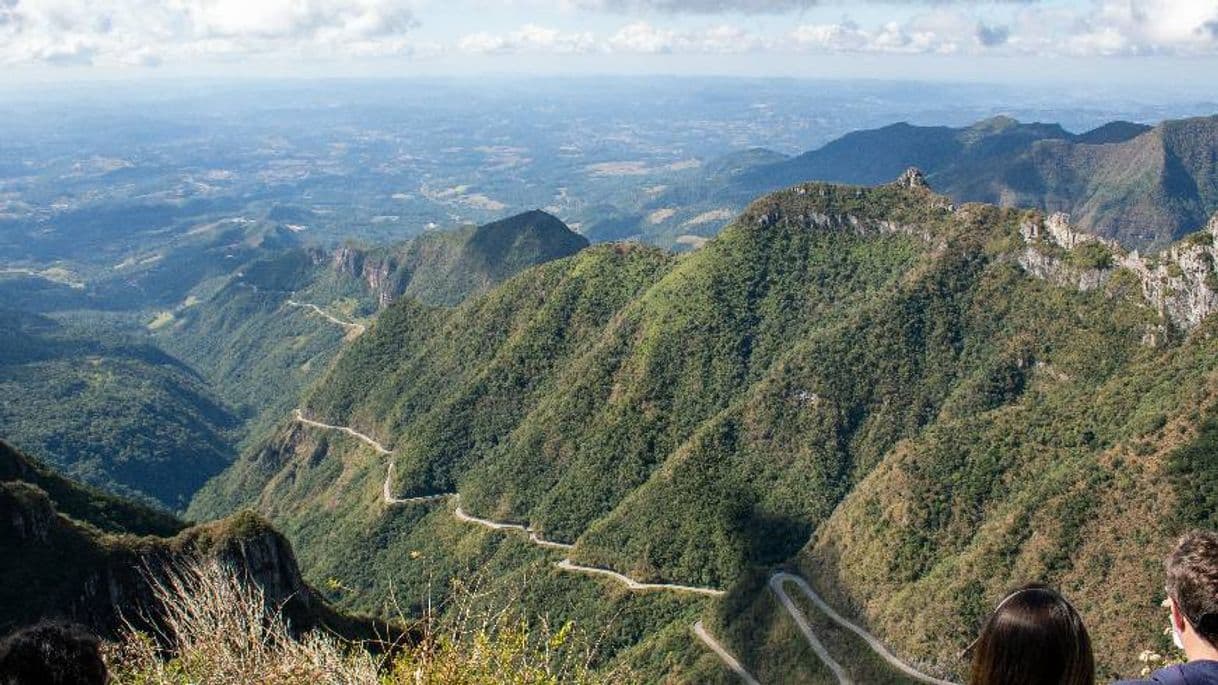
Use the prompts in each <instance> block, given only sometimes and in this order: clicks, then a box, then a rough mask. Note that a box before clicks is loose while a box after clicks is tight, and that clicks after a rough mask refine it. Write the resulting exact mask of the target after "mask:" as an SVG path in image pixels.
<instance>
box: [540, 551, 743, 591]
mask: <svg viewBox="0 0 1218 685" xmlns="http://www.w3.org/2000/svg"><path fill="white" fill-rule="evenodd" d="M555 566H557V567H558V568H560V569H562V570H564V571H571V572H572V573H588V574H594V575H598V576H606V577H608V578H612V579H614V580H616V581H617V582H619V583H621V584H623V585H625V586H626V587H628V588H630V589H631V590H636V591H639V592H646V591H649V590H671V591H674V592H692V593H696V594H699V595H708V596H710V597H721V596H723V594H724V593H723V590H716V589H714V588H709V587H695V586H693V585H677V584H675V583H640V582H638V581H637V580H634V579H633V578H628V577H626V576H624V575H622V574H620V573H618V572H617V571H610V570H609V569H607V568H597V567H595V566H580V565H579V564H576V563H574V562H572V561H571V560H570V559H563V560H562V561H560V562H558V563H557V564H555Z"/></svg>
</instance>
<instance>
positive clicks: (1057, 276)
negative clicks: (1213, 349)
mask: <svg viewBox="0 0 1218 685" xmlns="http://www.w3.org/2000/svg"><path fill="white" fill-rule="evenodd" d="M1019 232H1020V235H1021V236H1023V239H1024V242H1025V244H1026V247H1025V248H1024V250H1023V252H1022V253H1020V255H1019V257H1018V261H1019V265H1020V266H1021V267H1023V269H1024V271H1026V272H1027V273H1028V274H1030V275H1032V276H1034V277H1036V278H1041V279H1044V280H1047V281H1050V282H1053V283H1057V284H1059V285H1063V286H1069V287H1074V288H1077V289H1079V290H1083V291H1086V290H1094V289H1096V288H1099V287H1101V286H1103V285H1104V284H1105V283H1107V281H1108V279H1109V278H1110V277H1111V276H1112V274H1113V273H1115V271H1116V270H1117V269H1127V270H1129V271H1130V272H1131V273H1133V274H1134V275H1135V276H1137V278H1138V281H1139V282H1140V283H1141V285H1142V294H1143V296H1144V297H1145V298H1146V301H1147V302H1148V303H1149V304H1150V305H1151V306H1153V307H1154V308H1155V309H1156V310H1157V311H1158V312H1159V314H1160V316H1162V317H1163V318H1164V319H1165V320H1166V321H1168V322H1170V323H1171V325H1173V326H1175V327H1176V328H1178V329H1181V330H1184V331H1188V330H1192V329H1193V328H1195V327H1197V326H1198V325H1199V324H1200V323H1201V322H1202V321H1203V320H1204V319H1205V318H1206V317H1207V316H1209V315H1210V314H1211V313H1213V312H1214V311H1215V310H1218V247H1216V246H1215V243H1216V242H1218V215H1215V216H1214V217H1213V218H1211V219H1210V221H1209V224H1208V225H1207V226H1206V228H1205V230H1204V231H1200V232H1198V233H1195V234H1193V235H1191V236H1189V237H1187V238H1185V239H1184V240H1182V241H1180V242H1178V243H1176V244H1175V245H1172V246H1171V247H1169V248H1167V249H1166V250H1164V251H1163V252H1161V253H1159V254H1157V255H1154V256H1153V257H1142V256H1141V255H1139V254H1138V253H1137V251H1134V252H1126V251H1125V250H1124V249H1123V248H1122V247H1121V246H1120V245H1119V244H1117V243H1116V242H1114V241H1111V240H1105V239H1103V238H1099V237H1097V236H1094V235H1090V234H1087V233H1082V232H1079V231H1075V230H1073V228H1072V227H1071V225H1070V218H1069V216H1067V215H1065V214H1061V213H1058V214H1054V215H1052V216H1050V217H1048V218H1047V219H1029V220H1028V221H1026V222H1024V224H1023V225H1021V226H1020V230H1019ZM1087 243H1098V244H1101V245H1103V246H1104V247H1105V248H1106V249H1107V250H1109V251H1110V252H1111V253H1112V260H1111V262H1112V263H1111V265H1110V266H1107V267H1093V268H1084V267H1080V266H1077V265H1075V264H1072V263H1070V262H1069V261H1067V260H1066V259H1063V258H1061V257H1060V256H1057V255H1055V254H1053V253H1052V249H1054V248H1060V249H1062V250H1066V251H1073V250H1076V249H1078V248H1079V247H1081V246H1083V245H1085V244H1087Z"/></svg>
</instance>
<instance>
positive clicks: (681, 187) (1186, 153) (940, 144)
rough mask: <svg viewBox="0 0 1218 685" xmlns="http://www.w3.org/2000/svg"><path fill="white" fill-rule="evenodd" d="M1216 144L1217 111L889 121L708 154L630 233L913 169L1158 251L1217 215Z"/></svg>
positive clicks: (677, 226) (965, 193) (946, 186)
mask: <svg viewBox="0 0 1218 685" xmlns="http://www.w3.org/2000/svg"><path fill="white" fill-rule="evenodd" d="M1215 150H1218V117H1205V118H1195V119H1181V120H1171V121H1164V122H1162V123H1160V124H1158V125H1157V126H1153V127H1152V126H1146V125H1143V124H1134V123H1130V122H1124V121H1114V122H1110V123H1108V124H1105V125H1103V126H1101V127H1099V128H1097V129H1094V130H1092V131H1087V132H1085V133H1080V134H1074V133H1070V132H1068V131H1066V130H1065V129H1063V128H1062V127H1061V126H1059V125H1057V124H1041V123H1021V122H1018V121H1016V120H1014V119H1012V118H1009V117H1001V116H1000V117H995V118H992V119H987V120H984V121H981V122H978V123H976V124H974V125H972V126H968V127H964V128H952V127H947V126H915V125H911V124H908V123H898V124H892V125H890V126H885V127H883V128H879V129H873V130H865V131H857V132H854V133H850V134H847V135H845V136H843V137H841V138H839V139H837V140H834V141H832V142H830V143H828V144H826V145H824V146H823V147H820V148H818V149H815V150H812V151H809V152H805V153H803V154H801V155H798V156H795V157H790V158H781V156H778V155H776V153H772V152H769V151H765V150H754V151H749V152H746V153H738V154H734V155H731V156H729V157H727V158H724V159H722V160H717V161H713V162H712V163H709V164H707V165H706V166H705V167H704V168H703V169H702V170H700V172H699V173H698V174H696V175H695V177H694V178H693V179H691V180H686V181H684V182H680V181H678V182H674V183H673V184H672V187H671V188H669V189H667V190H666V191H665V192H663V193H661V194H659V195H658V196H656V197H654V198H650V199H648V201H647V203H646V204H645V205H644V208H643V210H642V211H643V214H644V215H645V216H647V217H654V216H656V215H655V214H654V212H655V211H657V210H659V209H662V208H667V207H673V208H679V209H680V210H681V211H680V212H674V213H673V214H672V216H671V217H668V218H666V219H665V220H664V221H663V222H660V223H659V224H658V225H652V224H651V223H650V222H649V221H648V220H646V219H642V220H640V221H639V223H638V228H637V230H638V231H639V232H641V233H642V234H643V235H651V234H655V235H657V236H661V235H662V236H664V237H665V238H666V239H667V240H673V239H674V238H675V237H677V236H678V235H679V234H680V233H682V232H684V233H692V234H695V235H699V236H706V235H710V234H713V231H716V230H718V228H719V226H720V225H721V222H713V221H703V220H702V219H701V217H704V216H705V213H706V212H707V211H714V210H715V209H716V208H724V207H728V208H733V209H734V208H736V207H743V206H744V205H745V204H747V203H748V202H749V201H751V200H752V199H753V198H755V197H757V196H758V195H760V194H763V193H767V192H771V191H774V190H777V189H780V188H784V187H787V186H790V185H793V184H795V183H801V182H805V181H828V182H835V183H848V184H859V185H875V184H878V183H884V182H886V181H888V180H889V179H892V178H895V177H896V176H897V175H898V174H900V173H901V172H902V171H903V170H904V169H906V168H907V167H910V166H914V167H918V168H920V169H921V170H922V171H923V172H925V173H926V175H927V178H928V179H929V180H930V182H931V184H932V185H933V186H934V187H935V188H936V189H937V190H938V191H940V192H942V193H943V194H944V195H947V196H948V197H950V198H951V199H952V200H954V201H956V202H986V203H991V204H999V205H1002V206H1006V207H1030V208H1038V209H1041V210H1043V211H1046V212H1049V213H1053V212H1065V213H1067V214H1069V215H1070V216H1071V221H1072V223H1073V224H1074V225H1075V226H1076V227H1077V228H1079V229H1080V230H1083V231H1086V232H1089V233H1094V234H1096V235H1100V236H1103V237H1107V238H1111V239H1115V240H1118V241H1119V242H1121V243H1122V244H1123V245H1125V246H1126V247H1128V248H1131V249H1132V248H1137V249H1143V250H1145V249H1148V248H1161V247H1163V246H1165V245H1167V244H1168V243H1170V242H1172V241H1174V240H1177V239H1179V238H1181V237H1183V236H1184V235H1185V234H1187V233H1189V232H1191V231H1193V230H1195V229H1196V228H1197V227H1198V226H1201V225H1203V224H1204V223H1205V221H1206V220H1207V219H1208V218H1209V216H1210V215H1211V214H1213V213H1214V212H1215V211H1218V153H1216V152H1215ZM776 156H777V157H780V158H779V159H775V157H776ZM616 230H617V231H618V235H619V236H620V235H623V234H628V233H629V232H630V229H624V228H622V227H617V229H616ZM708 231H709V232H711V233H708Z"/></svg>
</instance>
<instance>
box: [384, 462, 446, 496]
mask: <svg viewBox="0 0 1218 685" xmlns="http://www.w3.org/2000/svg"><path fill="white" fill-rule="evenodd" d="M392 480H393V462H389V468H388V469H386V470H385V485H384V491H383V492H382V494H383V495H384V498H385V504H423V503H424V502H435V501H437V500H442V499H448V498H449V497H456V496H457V493H455V492H442V493H440V494H438V495H421V496H419V497H394V496H393V492H392V491H391V490H390V489H389V484H390V481H392Z"/></svg>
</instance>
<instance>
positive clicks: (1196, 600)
mask: <svg viewBox="0 0 1218 685" xmlns="http://www.w3.org/2000/svg"><path fill="white" fill-rule="evenodd" d="M1164 566H1165V567H1166V570H1167V594H1168V595H1169V596H1171V598H1172V599H1174V600H1176V606H1177V607H1179V608H1180V613H1182V614H1184V618H1186V619H1188V622H1189V623H1190V624H1192V626H1193V629H1194V630H1196V631H1197V634H1198V635H1200V636H1201V637H1203V638H1205V640H1206V641H1207V642H1210V643H1211V644H1218V534H1214V533H1208V532H1203V531H1199V530H1198V531H1193V532H1191V533H1188V534H1187V535H1185V536H1184V537H1182V538H1180V541H1179V542H1177V543H1176V548H1175V549H1173V550H1172V552H1171V554H1169V555H1168V556H1167V561H1166V562H1165V563H1164Z"/></svg>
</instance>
